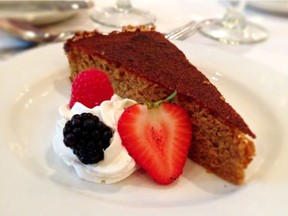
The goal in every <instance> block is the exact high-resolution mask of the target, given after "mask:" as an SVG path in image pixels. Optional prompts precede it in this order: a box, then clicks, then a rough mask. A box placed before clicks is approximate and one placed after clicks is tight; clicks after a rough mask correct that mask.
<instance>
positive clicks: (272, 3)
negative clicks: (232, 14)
mask: <svg viewBox="0 0 288 216" xmlns="http://www.w3.org/2000/svg"><path fill="white" fill-rule="evenodd" d="M247 5H248V6H250V7H252V8H255V9H258V10H261V11H265V12H268V13H273V14H283V15H285V14H286V15H287V14H288V1H287V0H282V1H277V0H257V1H247Z"/></svg>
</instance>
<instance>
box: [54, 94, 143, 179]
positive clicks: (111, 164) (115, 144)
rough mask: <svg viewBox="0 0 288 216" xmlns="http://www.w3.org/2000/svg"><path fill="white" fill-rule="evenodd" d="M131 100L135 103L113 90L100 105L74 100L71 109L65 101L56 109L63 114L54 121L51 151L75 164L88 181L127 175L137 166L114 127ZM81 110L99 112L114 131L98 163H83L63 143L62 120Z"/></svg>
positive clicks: (63, 122)
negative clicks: (90, 104) (102, 157)
mask: <svg viewBox="0 0 288 216" xmlns="http://www.w3.org/2000/svg"><path fill="white" fill-rule="evenodd" d="M133 104H136V102H135V101H133V100H130V99H122V98H121V97H119V96H117V95H115V94H114V95H113V96H112V98H111V99H110V100H109V101H103V102H102V103H101V105H100V106H96V107H94V108H92V109H89V108H87V107H85V106H84V105H83V104H81V103H78V102H77V103H75V104H74V106H73V107H72V109H70V108H69V106H68V105H63V106H61V107H60V108H59V112H60V115H61V116H62V118H61V119H60V120H58V121H57V125H56V135H55V136H54V139H53V148H54V151H55V152H56V154H58V155H59V156H60V157H61V158H62V159H63V160H64V162H65V163H66V164H67V165H69V166H72V167H74V169H75V170H76V172H77V174H78V176H79V177H80V178H82V179H85V180H87V181H91V182H96V183H100V182H104V183H107V184H111V183H115V182H119V181H121V180H123V179H125V178H127V177H128V176H130V175H131V174H132V173H133V172H134V171H135V170H137V168H138V167H137V165H136V163H135V161H134V159H133V158H131V157H130V155H129V154H128V152H127V150H126V149H125V147H124V146H123V145H122V142H121V138H120V135H119V133H118V131H117V123H118V120H119V118H120V116H121V115H122V113H123V111H124V109H125V108H127V107H129V106H131V105H133ZM83 112H88V113H92V114H93V115H96V116H98V117H99V119H100V120H101V121H102V122H104V123H105V124H106V125H107V126H109V127H110V128H111V129H112V130H113V131H114V133H113V137H112V138H111V142H110V146H109V147H108V148H107V149H106V150H105V151H104V160H102V161H100V162H98V163H97V164H89V165H85V164H83V163H81V162H80V160H79V159H78V157H77V156H76V155H74V154H73V151H72V150H71V149H70V148H68V147H66V146H65V144H64V143H63V128H64V126H65V123H66V122H67V121H68V120H71V118H72V116H73V115H75V114H81V113H83Z"/></svg>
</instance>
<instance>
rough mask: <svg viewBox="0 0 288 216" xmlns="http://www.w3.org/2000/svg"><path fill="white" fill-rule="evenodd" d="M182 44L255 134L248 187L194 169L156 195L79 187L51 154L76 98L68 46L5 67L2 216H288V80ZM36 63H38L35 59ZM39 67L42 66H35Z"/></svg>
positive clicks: (125, 187)
mask: <svg viewBox="0 0 288 216" xmlns="http://www.w3.org/2000/svg"><path fill="white" fill-rule="evenodd" d="M177 45H178V46H179V47H180V49H182V50H183V51H184V52H185V53H186V54H187V56H188V58H189V59H191V61H192V62H193V63H194V64H195V65H197V66H198V67H199V68H200V70H202V71H203V72H204V73H205V74H206V75H207V76H208V77H209V79H210V80H211V81H212V82H213V83H214V84H215V85H216V86H218V88H219V89H220V90H221V91H222V93H223V94H224V95H225V97H226V99H227V100H228V101H229V102H230V103H231V104H232V105H233V106H234V107H235V108H236V109H237V110H238V112H239V113H240V114H241V115H242V116H243V118H244V119H246V121H247V123H248V124H249V125H250V126H251V128H252V130H253V131H254V132H255V133H256V135H257V139H256V148H257V156H256V157H255V159H254V161H253V163H252V164H251V166H250V167H249V169H248V173H247V174H248V176H247V181H246V184H244V185H243V186H234V185H231V184H229V183H227V182H225V181H223V180H221V179H219V178H217V177H215V176H214V175H212V174H208V173H206V172H205V171H204V169H202V168H201V167H199V166H198V165H196V164H194V163H192V162H191V161H190V160H188V162H187V164H186V166H185V170H184V174H183V175H182V176H181V177H180V179H179V180H178V181H176V182H175V183H174V184H172V185H169V186H159V185H157V184H155V183H154V182H152V181H151V180H150V179H149V178H148V177H147V176H146V175H145V173H143V172H137V173H136V174H134V175H133V176H131V177H129V178H128V179H127V180H124V181H123V182H121V183H118V184H114V185H104V184H93V183H89V182H85V181H83V180H80V179H79V178H78V177H77V176H76V174H75V172H74V171H73V169H71V168H69V167H67V166H66V165H65V164H64V163H63V161H61V159H59V158H58V156H56V155H55V153H54V152H53V150H52V138H53V134H54V132H55V124H56V120H57V119H58V118H59V115H58V112H57V109H58V107H59V106H60V105H61V104H63V103H67V102H68V100H69V94H70V86H71V84H70V81H69V79H68V76H69V69H68V62H67V60H66V57H65V55H64V52H63V45H62V44H55V45H49V46H46V47H42V48H37V49H34V50H31V51H28V52H26V53H24V54H22V55H19V56H16V57H15V58H13V59H11V60H10V61H8V62H6V63H5V64H3V65H2V66H1V68H0V94H1V103H0V110H1V112H0V120H1V121H0V131H1V135H0V141H1V143H0V172H1V178H0V191H1V193H0V215H9V216H11V215H13V216H14V215H19V216H20V215H21V216H31V215H36V214H39V213H40V214H41V215H42V216H48V215H49V216H50V215H71V216H76V215H77V216H78V215H100V214H102V215H166V216H167V215H176V214H177V215H211V214H213V215H241V216H242V215H260V213H261V215H262V216H264V215H269V216H270V215H283V214H284V213H283V212H284V211H285V210H286V212H287V194H288V172H287V166H288V157H287V156H286V155H287V152H288V143H287V140H288V133H287V129H288V120H287V110H288V81H287V79H285V78H284V77H283V76H281V75H280V74H279V73H278V72H277V71H274V70H272V69H270V68H267V67H264V66H262V65H259V64H257V63H255V62H253V61H251V60H249V59H245V58H242V57H241V56H238V55H234V54H231V53H227V52H224V51H220V50H217V49H213V48H210V47H206V46H200V45H195V44H190V43H184V42H182V43H180V42H178V43H177ZM36 56H37V57H36ZM35 58H37V59H35Z"/></svg>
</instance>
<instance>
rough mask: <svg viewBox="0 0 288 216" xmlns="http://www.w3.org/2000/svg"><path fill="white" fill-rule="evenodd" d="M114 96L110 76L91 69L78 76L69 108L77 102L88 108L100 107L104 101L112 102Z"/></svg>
mask: <svg viewBox="0 0 288 216" xmlns="http://www.w3.org/2000/svg"><path fill="white" fill-rule="evenodd" d="M113 94H114V92H113V88H112V86H111V83H110V81H109V78H108V76H107V75H106V74H105V73H104V72H102V71H99V70H96V69H89V70H85V71H82V72H80V73H79V74H78V76H77V77H76V78H75V80H74V81H73V83H72V93H71V98H70V103H69V107H70V108H72V107H73V105H74V104H75V103H76V102H80V103H82V104H83V105H84V106H86V107H88V108H93V107H95V106H98V105H100V104H101V103H102V102H103V101H104V100H110V98H111V97H112V95H113Z"/></svg>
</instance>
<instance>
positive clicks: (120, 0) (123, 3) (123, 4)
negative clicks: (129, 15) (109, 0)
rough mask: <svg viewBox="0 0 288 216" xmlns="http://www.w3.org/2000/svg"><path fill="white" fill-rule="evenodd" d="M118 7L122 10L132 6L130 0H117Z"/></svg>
mask: <svg viewBox="0 0 288 216" xmlns="http://www.w3.org/2000/svg"><path fill="white" fill-rule="evenodd" d="M116 7H117V8H118V9H120V10H129V9H131V8H132V4H131V1H130V0H117V2H116Z"/></svg>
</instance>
